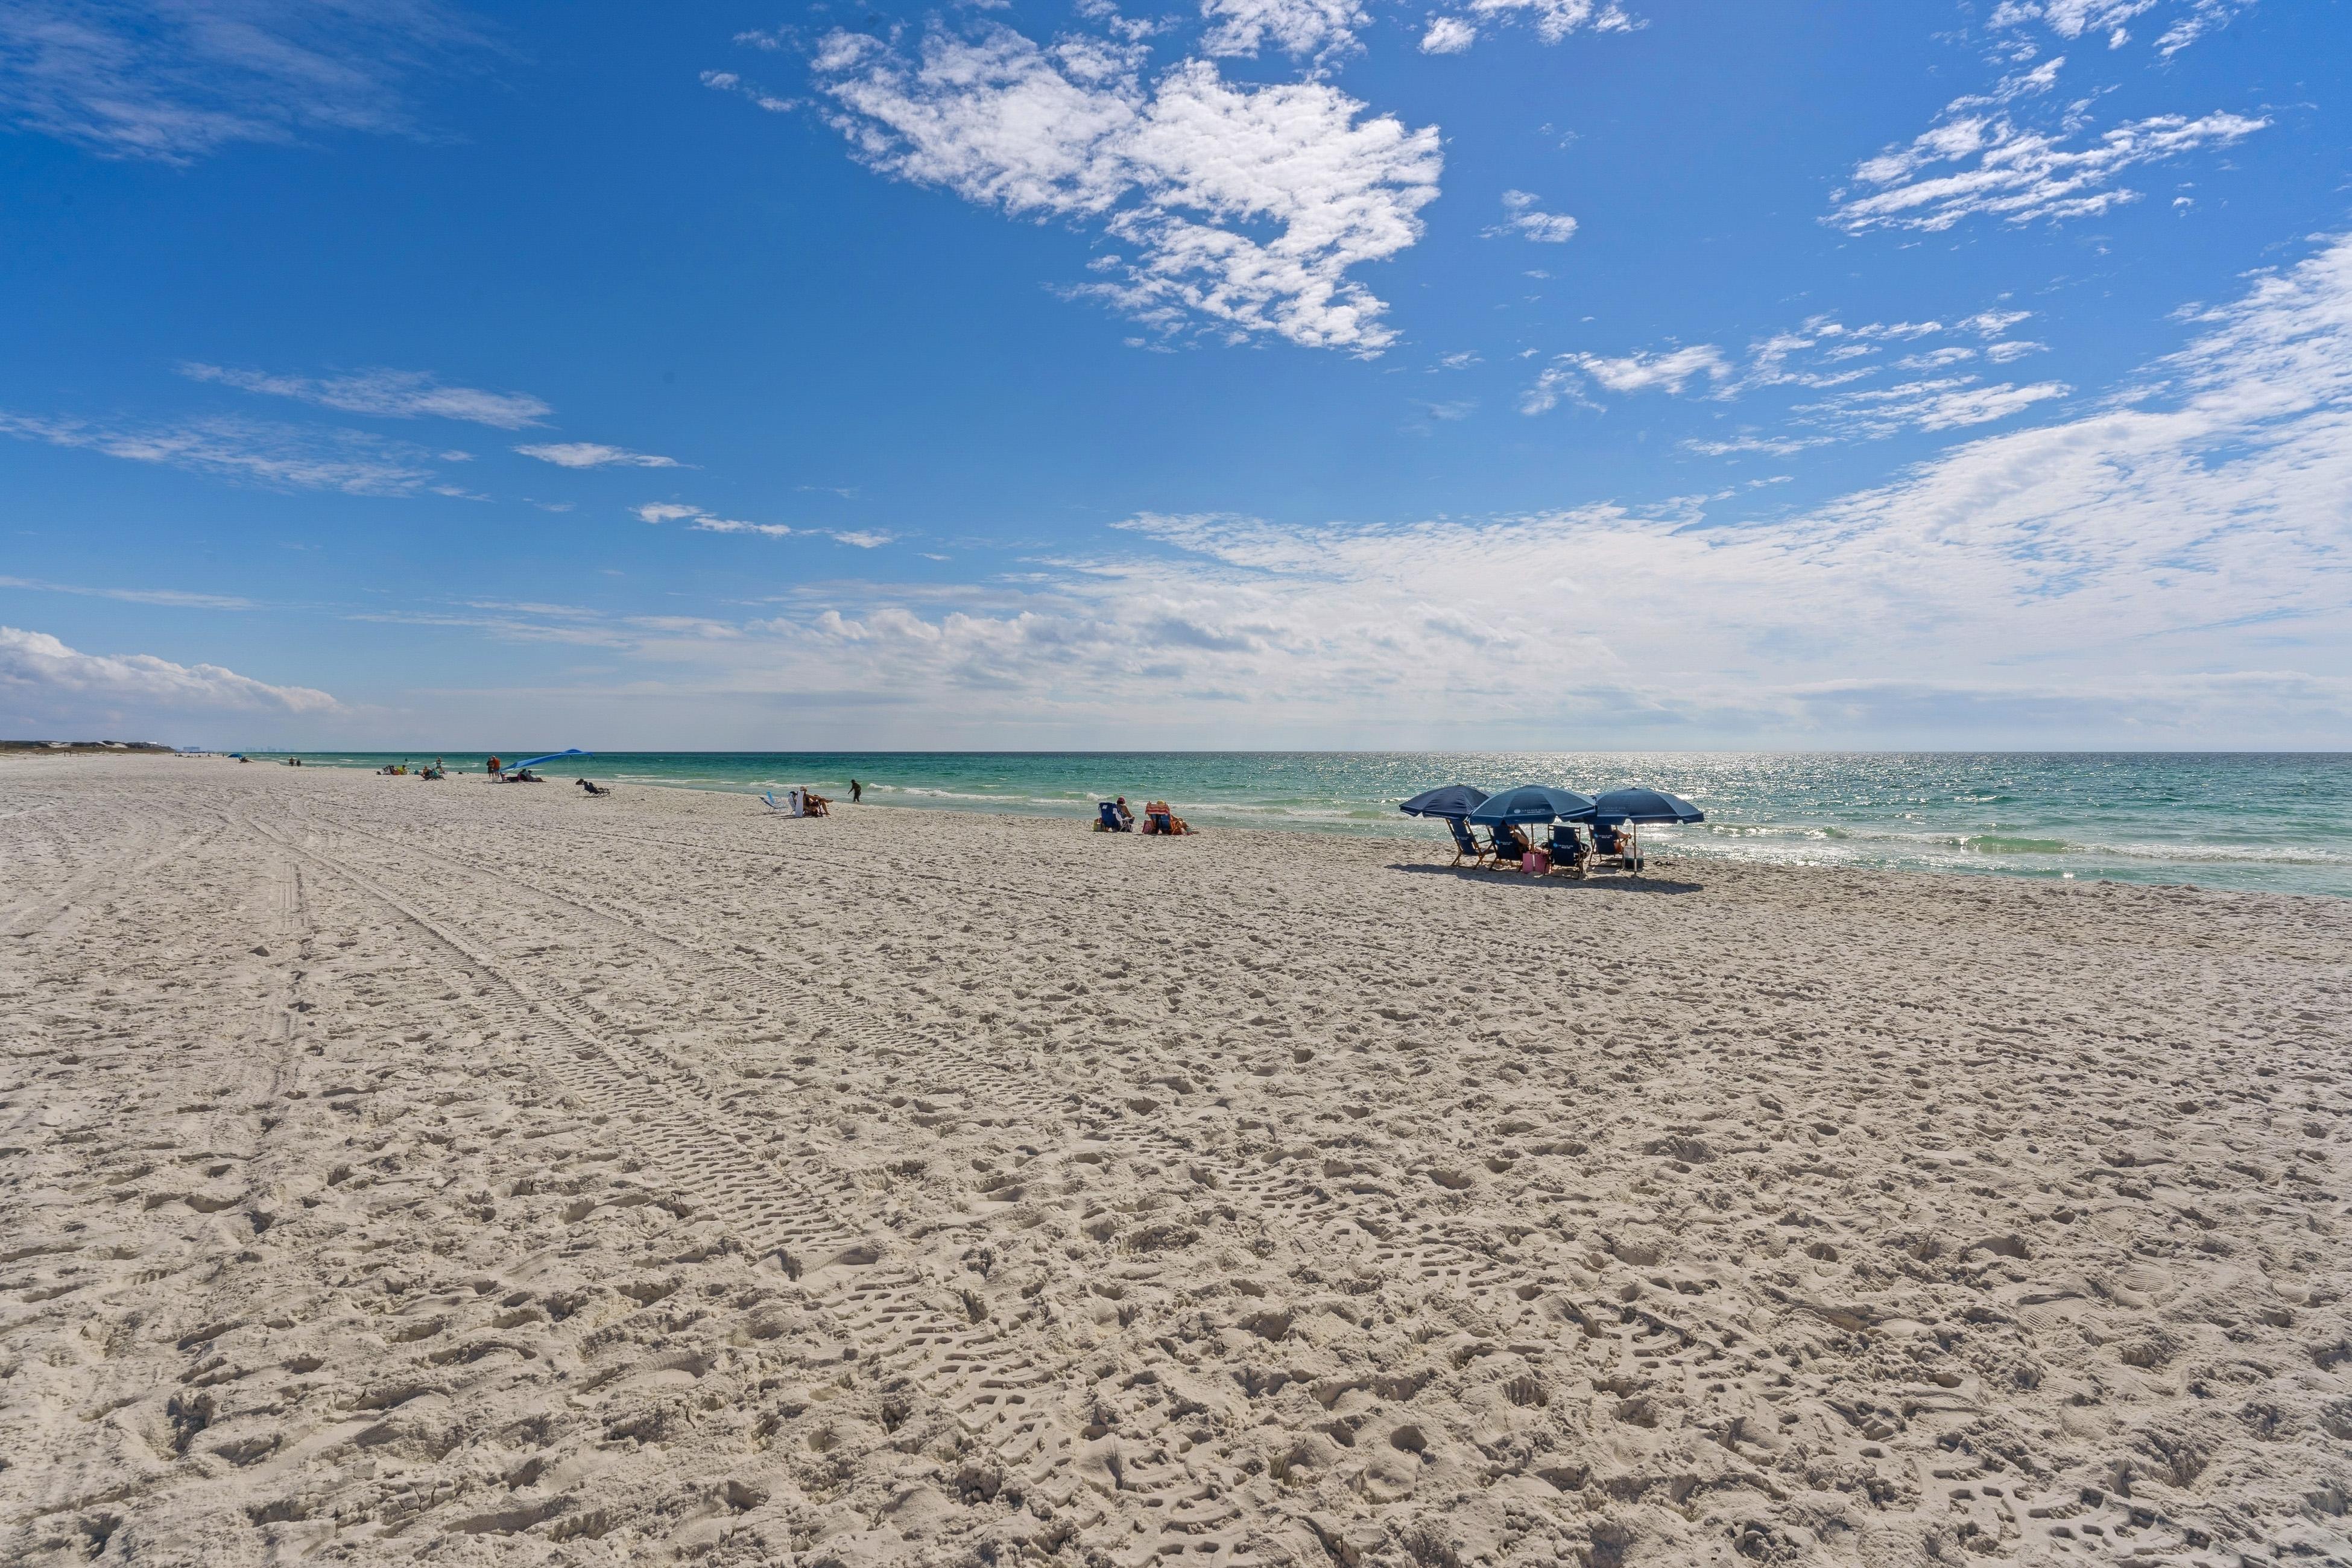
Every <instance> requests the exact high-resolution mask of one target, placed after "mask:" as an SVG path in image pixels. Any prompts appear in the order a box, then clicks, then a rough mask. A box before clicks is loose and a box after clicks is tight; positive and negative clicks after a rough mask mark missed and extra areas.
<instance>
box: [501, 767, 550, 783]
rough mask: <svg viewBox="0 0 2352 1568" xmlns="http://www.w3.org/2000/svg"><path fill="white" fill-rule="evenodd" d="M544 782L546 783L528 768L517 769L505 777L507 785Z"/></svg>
mask: <svg viewBox="0 0 2352 1568" xmlns="http://www.w3.org/2000/svg"><path fill="white" fill-rule="evenodd" d="M546 782H547V781H546V780H545V779H543V778H541V777H540V776H539V775H538V774H537V773H532V772H531V771H530V769H529V768H517V769H516V770H515V771H514V772H512V773H509V774H508V775H507V783H509V784H545V783H546Z"/></svg>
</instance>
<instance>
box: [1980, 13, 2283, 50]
mask: <svg viewBox="0 0 2352 1568" xmlns="http://www.w3.org/2000/svg"><path fill="white" fill-rule="evenodd" d="M2253 3H2254V0H2181V3H2179V4H2171V5H2168V4H2166V0H2001V4H2000V5H1996V6H1995V7H1993V13H1992V16H1990V18H1989V19H1988V25H1989V26H1992V27H1993V28H1995V29H2014V28H2021V27H2026V26H2034V25H2037V24H2038V25H2040V26H2046V27H2048V28H2049V29H2050V30H2051V31H2052V32H2053V33H2055V34H2057V35H2058V36H2059V37H2062V38H2067V39H2074V38H2080V37H2085V36H2086V35H2087V36H2089V37H2095V38H2101V39H2104V40H2105V43H2106V45H2107V47H2109V48H2115V49H2119V48H2122V47H2124V46H2125V45H2126V44H2127V43H2129V42H2131V38H2132V24H2134V23H2135V22H2137V21H2138V20H2139V18H2140V17H2142V16H2147V14H2148V13H2149V12H2151V11H2161V12H2163V13H2164V14H2165V15H2166V16H2168V17H2169V18H2170V21H2169V25H2168V26H2166V27H2165V29H2164V31H2163V32H2162V33H2160V34H2158V37H2157V39H2156V48H2157V52H2158V54H2160V55H2162V56H2163V57H2164V58H2167V59H2169V58H2172V57H2173V56H2174V55H2176V54H2179V52H2180V51H2181V50H2182V49H2185V48H2187V47H2189V45H2191V44H2193V43H2195V42H2196V41H2197V40H2198V39H2199V38H2201V37H2204V36H2205V35H2206V34H2207V33H2210V32H2212V31H2214V30H2215V29H2217V28H2221V27H2226V26H2229V25H2230V22H2231V19H2232V18H2233V17H2235V16H2237V14H2238V13H2239V12H2241V11H2243V10H2245V9H2247V8H2248V7H2249V6H2251V5H2253Z"/></svg>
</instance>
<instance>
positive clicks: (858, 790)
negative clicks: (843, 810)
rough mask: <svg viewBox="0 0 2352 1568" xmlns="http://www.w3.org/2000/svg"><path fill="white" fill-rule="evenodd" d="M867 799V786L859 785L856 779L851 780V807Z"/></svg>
mask: <svg viewBox="0 0 2352 1568" xmlns="http://www.w3.org/2000/svg"><path fill="white" fill-rule="evenodd" d="M865 798H866V786H865V785H864V784H859V783H858V782H857V781H856V779H852V780H850V781H849V804H850V805H856V804H857V803H858V802H859V801H861V800H864V799H865Z"/></svg>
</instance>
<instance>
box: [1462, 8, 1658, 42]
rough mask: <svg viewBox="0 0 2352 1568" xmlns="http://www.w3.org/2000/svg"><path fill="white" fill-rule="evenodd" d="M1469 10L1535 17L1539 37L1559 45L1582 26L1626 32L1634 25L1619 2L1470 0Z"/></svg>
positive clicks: (1478, 13) (1476, 13) (1498, 16)
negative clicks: (1616, 3)
mask: <svg viewBox="0 0 2352 1568" xmlns="http://www.w3.org/2000/svg"><path fill="white" fill-rule="evenodd" d="M1470 11H1471V14H1472V15H1473V16H1486V17H1489V18H1496V19H1502V18H1528V19H1532V20H1533V21H1534V23H1535V25H1536V33H1537V36H1538V37H1541V38H1542V39H1543V41H1544V42H1545V43H1547V44H1556V43H1558V42H1559V40H1560V39H1562V38H1564V37H1568V36H1569V35H1570V33H1573V32H1575V31H1577V30H1578V29H1579V28H1590V29H1591V31H1593V32H1596V33H1626V32H1631V31H1633V25H1634V24H1633V18H1632V17H1631V16H1627V15H1626V14H1625V13H1624V11H1623V10H1622V9H1621V8H1620V7H1618V6H1617V5H1611V4H1605V3H1596V0H1470Z"/></svg>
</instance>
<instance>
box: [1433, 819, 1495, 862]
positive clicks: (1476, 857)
mask: <svg viewBox="0 0 2352 1568" xmlns="http://www.w3.org/2000/svg"><path fill="white" fill-rule="evenodd" d="M1445 830H1446V831H1447V832H1448V833H1451V834H1453V835H1454V864H1455V865H1456V866H1459V865H1460V864H1462V862H1463V861H1465V860H1467V861H1469V862H1470V864H1471V865H1472V866H1473V867H1474V868H1475V867H1476V866H1478V865H1480V864H1481V863H1482V862H1484V861H1485V860H1486V857H1487V856H1489V855H1492V854H1493V853H1494V852H1495V851H1494V850H1493V849H1492V848H1491V847H1488V846H1486V845H1484V844H1481V843H1479V842H1478V836H1477V835H1476V834H1475V833H1473V832H1471V831H1470V826H1469V824H1467V823H1465V822H1464V821H1463V820H1462V819H1461V818H1460V817H1458V816H1449V817H1447V818H1446V819H1445Z"/></svg>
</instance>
